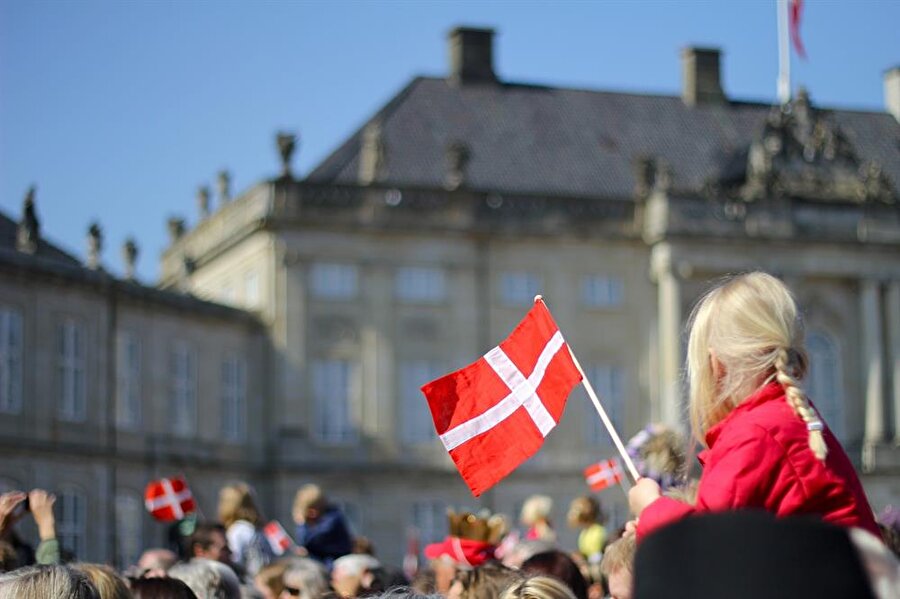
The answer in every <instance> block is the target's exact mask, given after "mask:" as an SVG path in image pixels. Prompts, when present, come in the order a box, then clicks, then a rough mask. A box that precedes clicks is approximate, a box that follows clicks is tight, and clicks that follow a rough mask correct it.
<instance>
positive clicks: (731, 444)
mask: <svg viewBox="0 0 900 599" xmlns="http://www.w3.org/2000/svg"><path fill="white" fill-rule="evenodd" d="M691 320H692V324H691V332H690V339H689V341H688V357H687V362H688V364H687V370H688V378H689V382H690V416H691V425H692V428H693V433H694V435H695V437H696V439H697V441H698V442H700V443H701V444H703V445H705V446H706V448H707V449H706V450H705V451H702V452H701V453H700V455H699V456H698V457H699V459H700V462H701V463H702V464H703V466H704V468H703V474H702V476H701V478H700V484H699V488H698V492H697V502H696V505H695V506H691V505H688V504H686V503H682V502H680V501H677V500H675V499H671V498H669V497H663V496H662V494H661V492H660V487H659V484H658V483H657V482H655V481H653V480H651V479H646V478H645V479H641V480H639V481H638V482H637V484H636V485H635V486H634V487H633V488H632V489H631V491H630V492H629V503H630V505H631V509H632V512H633V513H634V514H635V515H637V516H638V521H637V526H636V530H637V534H638V538H641V537H643V536H645V535H646V534H648V533H650V532H651V531H653V530H655V529H657V528H659V527H661V526H663V525H665V524H668V523H670V522H672V521H674V520H677V519H679V518H681V517H683V516H686V515H688V514H690V513H692V512H694V511H699V512H703V511H721V510H731V509H739V508H759V509H764V510H767V511H769V512H772V513H774V514H776V515H778V516H790V515H801V514H809V515H818V516H819V517H821V518H822V519H823V520H825V521H827V522H831V523H834V524H839V525H843V526H852V527H860V528H863V529H865V530H867V531H869V532H871V533H872V534H874V535H876V536H877V535H878V534H879V533H878V528H877V526H876V525H875V519H874V517H873V514H872V509H871V507H869V502H868V500H867V499H866V496H865V494H864V492H863V489H862V485H861V484H860V482H859V479H858V478H857V476H856V472H855V471H854V469H853V466H852V464H851V463H850V460H849V459H848V457H847V455H846V453H844V450H843V449H842V448H841V446H840V444H839V443H838V441H837V440H836V439H835V437H834V435H832V433H831V431H830V430H829V429H828V428H827V427H826V426H825V424H824V423H823V422H822V420H821V418H820V417H819V415H818V414H817V413H816V411H815V409H814V408H813V407H812V405H810V403H809V400H808V399H807V397H806V394H805V393H804V391H803V389H802V387H801V386H800V382H799V381H800V380H801V379H802V378H803V376H804V375H805V374H806V369H807V358H806V353H805V351H804V348H803V340H802V331H801V326H800V322H799V315H798V311H797V306H796V303H795V301H794V298H793V297H792V295H791V293H790V291H788V289H787V287H786V286H785V285H784V284H783V283H782V282H781V281H779V280H778V279H776V278H775V277H773V276H771V275H768V274H765V273H761V272H755V273H750V274H745V275H741V276H737V277H734V278H732V279H730V280H728V281H726V282H725V283H723V284H722V285H720V286H718V287H716V288H715V289H713V290H712V291H710V292H709V293H708V294H706V296H705V297H704V298H703V299H702V300H701V301H700V302H699V304H698V305H697V306H696V307H695V309H694V313H693V316H692V319H691ZM631 527H632V528H634V525H633V524H632V525H631Z"/></svg>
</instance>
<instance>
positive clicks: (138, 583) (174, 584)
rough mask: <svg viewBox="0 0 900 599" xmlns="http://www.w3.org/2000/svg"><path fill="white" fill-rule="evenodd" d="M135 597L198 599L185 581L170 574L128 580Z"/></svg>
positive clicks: (138, 598) (144, 598)
mask: <svg viewBox="0 0 900 599" xmlns="http://www.w3.org/2000/svg"><path fill="white" fill-rule="evenodd" d="M128 584H129V586H130V587H131V595H132V597H134V599H197V595H195V594H194V591H192V590H191V587H189V586H188V585H187V584H186V583H185V582H184V581H181V580H178V579H177V578H169V577H168V576H160V577H156V578H131V579H129V580H128Z"/></svg>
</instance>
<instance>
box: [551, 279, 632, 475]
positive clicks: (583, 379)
mask: <svg viewBox="0 0 900 599" xmlns="http://www.w3.org/2000/svg"><path fill="white" fill-rule="evenodd" d="M534 301H535V302H538V301H540V302H544V298H543V297H542V296H540V295H536V296H534ZM546 304H547V302H544V305H546ZM566 347H567V348H568V349H569V355H570V356H572V362H574V363H575V368H577V369H578V372H579V373H580V374H581V384H582V385H584V388H585V390H586V391H587V394H588V397H590V398H591V402H592V403H593V404H594V409H595V410H597V414H599V415H600V420H602V421H603V425H604V426H605V427H606V430H607V432H609V436H610V437H612V440H613V443H615V445H616V449H618V450H619V455H620V456H621V457H622V462H623V463H624V464H625V466H626V467H627V468H628V473H629V474H630V475H631V480H632V481H634V482H637V479H639V478H640V477H641V475H640V474H638V471H637V468H635V467H634V462H632V461H631V456H630V455H628V452H627V451H625V445H623V444H622V439H621V438H619V433H617V432H616V428H615V427H614V426H613V423H612V421H611V420H610V419H609V416H607V415H606V410H604V409H603V406H602V405H601V404H600V400H599V399H597V394H596V393H595V392H594V387H593V386H591V382H590V381H589V380H588V377H587V376H586V375H585V374H584V370H583V369H582V368H581V364H580V363H579V362H578V358H576V357H575V352H573V351H572V346H571V345H569V343H568V342H566ZM623 490H624V487H623Z"/></svg>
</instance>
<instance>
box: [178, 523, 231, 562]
mask: <svg viewBox="0 0 900 599" xmlns="http://www.w3.org/2000/svg"><path fill="white" fill-rule="evenodd" d="M188 546H189V547H190V556H191V557H202V558H205V559H211V560H214V561H217V562H222V563H223V564H230V563H231V549H229V548H228V539H227V538H226V537H225V527H224V526H222V525H221V524H209V523H202V524H198V525H197V527H196V528H194V533H193V534H192V535H191V538H190V542H189V545H188Z"/></svg>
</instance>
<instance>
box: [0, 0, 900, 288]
mask: <svg viewBox="0 0 900 599" xmlns="http://www.w3.org/2000/svg"><path fill="white" fill-rule="evenodd" d="M775 14H776V12H775V2H774V0H755V1H737V0H731V1H727V2H726V1H720V2H712V1H707V2H700V1H695V2H674V1H671V2H649V1H640V0H632V1H627V2H512V1H506V2H503V1H494V2H437V1H432V2H412V1H395V2H376V1H370V2H338V1H333V2H312V1H309V2H287V1H281V2H263V1H256V2H230V1H220V0H216V1H212V0H208V1H198V0H193V1H191V0H185V1H180V2H167V1H163V0H158V1H152V2H144V1H139V0H132V1H127V2H126V1H119V2H109V1H93V0H86V1H63V0H56V1H41V0H0V209H2V210H3V211H4V212H5V213H6V214H8V215H10V216H12V217H13V218H18V216H19V213H20V210H21V202H22V198H23V197H24V194H25V191H26V189H27V188H28V186H29V185H30V184H32V183H35V184H37V186H38V196H37V197H38V215H39V217H40V218H41V221H42V228H43V229H42V230H43V232H44V233H45V234H46V235H47V236H48V237H49V238H50V239H51V240H54V241H56V242H58V243H59V244H60V245H62V246H63V247H65V248H67V249H69V250H70V251H73V252H75V253H76V254H78V255H83V253H84V247H85V241H84V239H85V236H86V230H87V226H88V224H89V223H90V222H91V221H92V220H94V219H97V220H99V221H100V223H101V225H102V226H103V229H104V233H105V238H106V247H105V250H104V259H105V264H106V265H107V266H108V267H109V268H110V269H111V270H112V271H114V272H120V270H121V258H120V247H121V244H122V243H123V241H124V240H125V238H126V237H128V236H129V235H133V236H134V237H136V238H137V240H138V242H139V245H140V246H141V257H140V262H139V272H140V275H141V277H142V278H143V279H144V280H145V281H147V282H153V281H154V280H155V279H156V276H157V264H158V257H159V254H160V252H161V251H162V249H163V248H164V246H165V243H166V230H165V221H166V219H167V218H168V217H169V216H172V215H183V216H184V217H186V218H187V219H188V221H189V222H193V221H195V220H196V207H195V201H194V196H195V191H196V189H197V187H198V186H199V185H201V184H210V185H212V184H213V183H214V178H215V173H216V172H217V171H218V170H220V169H222V168H228V169H230V170H231V171H232V174H233V181H234V183H233V187H234V190H235V191H240V190H242V189H245V188H247V187H248V186H250V185H251V184H253V183H254V182H256V181H258V180H260V179H262V178H265V177H269V176H272V175H274V174H277V170H278V160H277V154H276V152H275V150H274V134H275V132H276V131H277V130H279V129H290V130H293V131H296V132H298V133H299V135H300V138H301V141H300V146H299V152H298V155H297V157H296V159H295V170H299V172H300V174H301V175H302V174H305V173H307V172H309V170H310V169H311V168H312V167H313V166H314V165H315V164H317V163H318V162H319V161H320V160H321V159H322V158H324V157H325V156H326V155H327V154H328V153H329V152H330V151H331V150H333V149H334V148H335V147H337V145H338V144H339V143H340V142H341V141H342V140H343V139H344V138H345V137H346V136H347V135H349V134H350V133H351V132H352V131H353V130H354V129H355V128H356V127H358V126H359V125H360V124H361V123H362V122H363V121H365V119H366V118H367V117H368V116H369V115H370V114H371V113H373V112H374V111H375V110H376V109H377V108H378V107H379V106H380V105H382V104H383V103H384V102H386V101H387V100H388V99H389V98H390V97H391V96H392V95H393V94H394V93H396V92H397V91H398V90H399V89H400V88H401V87H402V86H403V85H404V84H405V83H406V82H408V81H409V79H410V78H412V77H414V76H415V75H419V74H426V75H436V76H441V75H444V74H445V73H446V71H447V68H446V47H445V45H446V42H445V38H446V32H447V31H448V30H449V29H450V28H452V27H453V26H455V25H459V24H467V25H479V26H490V27H494V28H496V29H497V31H498V36H497V40H496V56H495V62H496V68H497V71H498V73H499V74H500V76H501V78H503V79H506V80H511V81H526V82H535V83H543V84H552V85H560V86H572V87H579V88H589V89H611V90H628V91H638V92H648V93H666V94H676V93H678V90H679V85H680V71H679V68H680V66H679V58H678V54H679V50H680V48H682V47H683V46H685V45H690V44H697V45H713V46H719V47H721V48H722V49H723V52H724V59H723V60H724V63H723V70H724V86H725V90H726V93H727V94H728V95H729V96H730V97H733V98H740V99H751V100H762V101H773V100H774V97H775V79H776V76H777V46H776V22H775ZM897 23H900V2H897V1H881V2H877V1H869V2H866V1H859V0H857V1H854V2H849V1H847V2H836V1H832V2H826V1H815V0H807V2H806V9H805V13H804V21H803V27H802V32H803V39H804V43H805V45H806V50H807V54H808V56H809V59H808V61H806V62H798V61H796V60H795V61H794V63H793V64H794V81H795V85H797V84H803V85H806V86H807V87H808V88H809V89H810V93H811V95H812V99H813V102H815V103H821V104H825V105H829V106H839V107H849V108H859V109H866V110H883V87H882V73H883V72H884V70H885V69H887V68H889V67H891V66H894V65H897V64H900V35H898V34H897Z"/></svg>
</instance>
